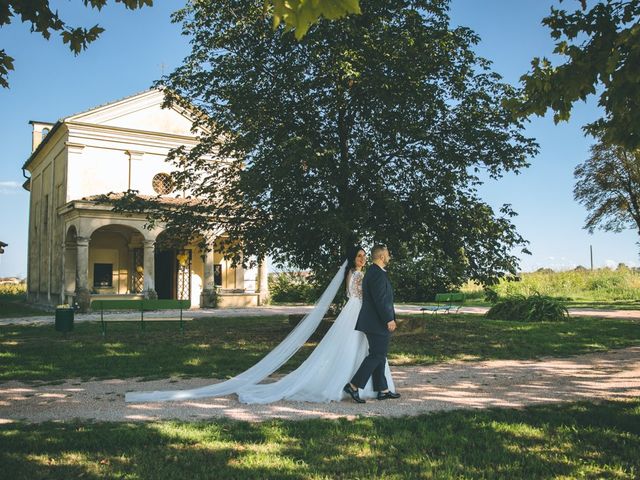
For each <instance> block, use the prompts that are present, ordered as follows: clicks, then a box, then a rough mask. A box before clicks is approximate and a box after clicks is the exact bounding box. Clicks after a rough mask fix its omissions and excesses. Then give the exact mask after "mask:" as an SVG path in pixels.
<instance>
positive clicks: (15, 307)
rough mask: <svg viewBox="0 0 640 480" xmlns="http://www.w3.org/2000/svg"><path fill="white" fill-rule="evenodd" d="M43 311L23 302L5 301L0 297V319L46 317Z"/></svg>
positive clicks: (5, 299)
mask: <svg viewBox="0 0 640 480" xmlns="http://www.w3.org/2000/svg"><path fill="white" fill-rule="evenodd" d="M46 314H47V312H45V311H44V310H38V309H37V308H33V307H32V306H31V305H29V304H27V303H26V302H25V301H24V300H15V299H13V298H11V299H7V298H2V297H0V318H12V317H33V316H35V315H46Z"/></svg>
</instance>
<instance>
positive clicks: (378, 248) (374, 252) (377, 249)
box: [371, 243, 387, 260]
mask: <svg viewBox="0 0 640 480" xmlns="http://www.w3.org/2000/svg"><path fill="white" fill-rule="evenodd" d="M386 249H387V246H386V245H382V244H380V243H379V244H377V245H374V246H373V248H372V249H371V258H373V259H374V260H375V259H376V258H380V255H381V254H382V252H384V251H385V250H386Z"/></svg>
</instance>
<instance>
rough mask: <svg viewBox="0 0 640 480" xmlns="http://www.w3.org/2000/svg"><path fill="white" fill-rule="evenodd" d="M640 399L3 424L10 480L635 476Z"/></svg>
mask: <svg viewBox="0 0 640 480" xmlns="http://www.w3.org/2000/svg"><path fill="white" fill-rule="evenodd" d="M638 451H640V401H629V402H605V403H602V404H599V405H597V404H590V403H577V404H567V405H560V406H558V405H553V406H549V405H545V406H538V407H531V408H527V409H524V410H504V409H502V410H485V411H455V412H442V413H437V414H430V415H421V416H418V417H404V418H393V419H391V418H378V417H376V418H358V419H356V420H353V421H349V420H344V419H341V420H309V421H280V420H273V421H269V422H264V423H246V422H235V421H216V422H208V423H178V422H163V423H140V424H133V423H121V424H119V423H85V424H81V423H71V424H62V423H46V424H40V425H33V424H7V425H2V426H0V462H1V463H2V465H3V469H4V471H3V473H4V474H6V475H7V476H6V478H12V479H22V478H28V479H37V478H52V479H63V478H64V479H67V478H76V477H78V476H81V477H82V478H104V477H108V478H189V479H192V480H195V479H201V478H202V479H205V478H225V479H263V478H269V479H271V478H278V479H294V478H295V479H298V478H363V479H364V478H412V479H413V478H463V477H464V478H527V479H537V478H541V479H542V478H550V477H553V476H565V477H569V478H572V477H584V478H602V477H615V478H629V479H631V478H636V477H635V475H636V474H637V472H638V471H639V470H638V469H639V468H640V460H639V459H638V456H637V452H638Z"/></svg>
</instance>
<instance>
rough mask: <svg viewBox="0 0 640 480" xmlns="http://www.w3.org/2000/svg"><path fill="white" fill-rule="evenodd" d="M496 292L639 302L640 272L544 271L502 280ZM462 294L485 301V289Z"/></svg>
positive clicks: (624, 269) (473, 288)
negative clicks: (483, 298)
mask: <svg viewBox="0 0 640 480" xmlns="http://www.w3.org/2000/svg"><path fill="white" fill-rule="evenodd" d="M493 289H494V290H495V291H496V293H497V294H498V295H499V296H500V297H509V296H514V295H524V296H530V295H532V294H535V293H539V294H540V295H548V296H550V297H555V298H562V299H565V300H568V301H574V302H616V301H640V272H638V271H636V270H632V269H630V268H627V267H619V268H617V269H615V270H610V269H608V268H599V269H596V270H586V269H576V270H569V271H564V272H554V271H552V270H549V269H543V270H539V271H537V272H531V273H521V274H520V275H518V277H517V278H516V279H503V280H502V281H501V282H500V283H499V284H498V285H496V286H495V287H493ZM462 291H463V292H465V293H466V294H467V297H469V298H482V297H483V291H482V287H480V286H478V285H474V284H472V283H468V284H466V285H465V286H464V287H463V288H462Z"/></svg>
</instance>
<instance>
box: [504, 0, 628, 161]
mask: <svg viewBox="0 0 640 480" xmlns="http://www.w3.org/2000/svg"><path fill="white" fill-rule="evenodd" d="M560 2H562V0H560ZM570 2H573V3H574V4H575V6H576V7H578V3H579V4H580V8H577V9H575V10H565V9H556V8H552V9H551V14H550V15H549V16H548V17H546V18H545V19H544V20H543V22H542V23H543V24H544V25H546V26H548V27H549V28H550V29H551V36H552V37H553V39H554V40H556V47H555V50H554V53H555V54H557V55H559V56H560V57H561V58H562V60H561V61H560V62H559V64H558V65H556V64H554V62H552V61H551V60H549V59H547V58H542V59H540V58H535V59H533V61H532V70H531V72H530V73H528V74H527V75H524V76H523V77H522V80H523V82H524V95H523V96H522V97H521V98H520V99H518V100H517V101H514V102H511V103H510V105H511V107H512V108H513V109H514V111H516V112H517V113H518V114H519V115H522V116H527V115H531V114H536V115H544V114H545V113H546V112H547V110H548V109H551V110H552V111H553V112H554V120H555V121H556V122H559V121H562V120H568V119H569V117H570V114H571V110H572V107H573V105H574V104H575V103H576V102H577V101H578V100H586V99H587V97H588V96H590V95H598V97H599V99H598V104H599V105H600V106H601V107H603V108H604V112H605V115H604V116H603V117H602V118H599V119H597V120H595V121H594V122H592V123H590V124H588V125H586V126H585V130H586V132H587V133H589V134H592V135H594V136H599V135H604V137H603V138H604V140H605V141H606V142H607V143H610V144H617V145H622V146H624V147H626V148H627V149H629V150H633V149H635V148H638V147H640V0H603V1H599V2H595V3H594V4H593V6H592V7H591V8H588V7H587V2H586V1H585V0H570ZM568 3H569V2H568Z"/></svg>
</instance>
